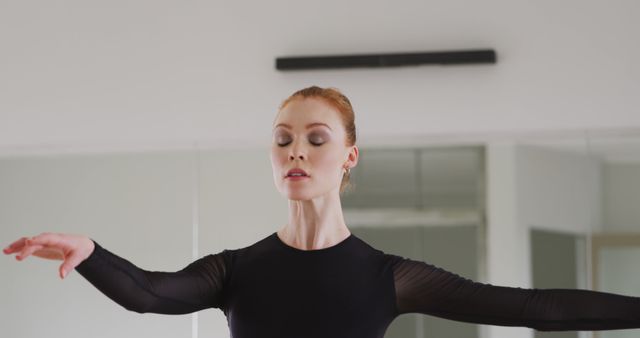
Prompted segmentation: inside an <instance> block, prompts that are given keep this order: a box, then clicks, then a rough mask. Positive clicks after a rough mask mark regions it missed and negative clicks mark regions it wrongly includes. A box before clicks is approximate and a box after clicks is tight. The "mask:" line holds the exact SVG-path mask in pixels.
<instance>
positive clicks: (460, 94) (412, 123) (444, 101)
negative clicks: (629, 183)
mask: <svg viewBox="0 0 640 338" xmlns="http://www.w3.org/2000/svg"><path fill="white" fill-rule="evenodd" d="M638 10H640V3H639V2H637V1H624V0H615V1H606V2H603V1H579V0H570V1H562V2H558V1H551V0H546V1H535V2H531V1H499V0H491V1H483V2H477V1H468V0H467V1H463V0H447V1H433V0H432V1H416V0H414V1H406V0H405V1H393V2H392V1H369V0H354V1H348V2H344V1H338V0H327V1H323V2H322V4H316V3H309V4H305V3H301V2H299V1H293V0H276V1H268V2H251V3H247V2H237V1H236V2H234V1H191V2H184V1H122V0H120V1H110V2H108V3H105V2H98V1H77V0H75V1H73V0H66V1H55V2H52V1H44V0H40V1H12V0H10V1H3V2H2V5H1V6H0V42H1V43H2V53H0V74H1V75H0V93H1V94H0V96H1V99H0V121H1V123H0V148H1V149H2V151H3V152H16V151H17V152H23V151H27V150H29V149H34V148H36V149H42V148H44V149H51V148H54V149H68V148H83V149H95V148H113V147H125V148H131V147H133V148H137V147H143V146H153V147H169V146H176V145H181V146H184V145H191V144H192V143H193V141H194V140H199V141H201V142H208V143H215V144H217V143H219V142H223V141H224V142H225V143H231V144H238V143H250V144H253V145H264V144H265V140H266V139H267V138H268V137H269V133H270V126H271V123H272V119H273V117H274V112H275V110H276V107H277V105H278V104H279V102H280V100H281V99H283V98H284V97H286V96H287V95H288V94H290V93H291V92H292V91H293V90H294V89H298V88H300V87H303V86H307V85H310V84H319V85H324V86H327V85H332V86H337V87H339V88H342V89H343V90H344V91H345V92H346V93H347V94H348V95H349V96H350V97H351V99H352V101H353V103H354V105H355V108H356V112H357V114H358V115H357V120H358V128H359V130H360V135H361V137H362V138H361V139H362V140H366V139H370V138H375V137H381V136H384V135H400V134H416V135H435V134H451V133H455V134H464V133H476V132H500V131H509V132H511V131H523V130H565V129H566V130H580V129H587V128H591V129H599V128H605V127H639V126H640V115H638V114H637V113H636V111H635V109H634V107H637V106H638V105H639V103H640V98H639V97H638V95H636V94H637V92H638V89H640V87H639V86H640V81H639V80H640V71H639V68H638V66H637V62H636V60H638V59H639V58H640V45H639V44H637V43H635V41H636V40H637V34H636V33H637V32H638V31H639V30H640V20H637V15H636V13H638ZM485 47H488V48H495V50H496V51H497V53H498V62H497V64H495V65H481V66H452V67H439V66H435V67H434V66H428V67H419V68H403V69H384V70H381V69H376V70H347V71H307V72H297V73H282V72H277V71H276V70H275V67H274V59H275V57H276V56H283V55H306V54H342V53H366V52H401V51H420V50H426V51H428V50H449V49H467V48H485Z"/></svg>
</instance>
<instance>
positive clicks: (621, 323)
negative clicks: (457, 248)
mask: <svg viewBox="0 0 640 338" xmlns="http://www.w3.org/2000/svg"><path fill="white" fill-rule="evenodd" d="M391 256H393V259H392V268H393V273H394V285H395V288H396V306H397V311H398V314H403V313H410V312H414V313H423V314H429V315H433V316H437V317H442V318H447V319H452V320H458V321H464V322H471V323H479V324H489V325H501V326H526V327H530V328H533V329H536V330H539V331H582V330H615V329H628V328H640V298H638V297H629V296H623V295H618V294H612V293H605V292H597V291H589V290H582V289H523V288H514V287H504V286H494V285H491V284H483V283H478V282H474V281H472V280H469V279H466V278H463V277H460V276H458V275H456V274H454V273H451V272H448V271H445V270H443V269H441V268H439V267H436V266H434V265H431V264H427V263H425V262H420V261H414V260H411V259H407V258H403V257H400V256H395V255H391Z"/></svg>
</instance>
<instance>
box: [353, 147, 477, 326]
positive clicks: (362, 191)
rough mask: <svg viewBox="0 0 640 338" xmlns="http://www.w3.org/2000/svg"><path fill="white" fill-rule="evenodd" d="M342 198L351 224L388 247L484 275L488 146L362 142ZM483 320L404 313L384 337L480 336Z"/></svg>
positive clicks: (370, 239) (383, 247)
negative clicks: (382, 145) (369, 145)
mask: <svg viewBox="0 0 640 338" xmlns="http://www.w3.org/2000/svg"><path fill="white" fill-rule="evenodd" d="M353 172H354V175H353V178H354V183H355V190H354V191H353V192H351V193H349V194H345V195H344V196H343V198H342V203H343V208H344V213H345V220H346V222H347V223H348V224H349V227H350V229H351V231H352V232H353V233H354V234H355V235H357V236H359V237H360V238H362V239H364V240H365V241H367V242H368V243H369V244H371V245H372V246H373V247H375V248H378V249H379V250H382V251H384V252H387V253H393V254H396V255H400V256H403V257H407V258H411V259H415V260H419V261H424V262H428V263H430V264H434V265H436V266H439V267H441V268H444V269H446V270H449V271H452V272H455V273H456V274H459V275H461V276H463V277H466V278H470V279H473V280H478V279H480V278H481V270H482V268H481V266H482V264H483V259H484V250H483V248H484V242H485V239H484V236H483V233H484V231H483V229H484V223H483V221H482V220H483V218H482V217H481V215H483V214H484V196H485V192H484V150H483V148H482V147H462V146H458V147H431V148H399V149H362V150H361V158H360V161H359V164H358V166H356V167H355V168H354V170H353ZM479 334H480V333H479V325H475V324H469V323H464V322H456V321H451V320H446V319H441V318H436V317H432V316H426V315H424V314H404V315H401V316H399V317H398V318H396V319H395V320H394V321H393V322H392V323H391V325H390V326H389V328H388V330H387V333H386V335H385V337H389V338H405V337H417V338H422V337H428V338H436V337H442V338H444V337H460V338H475V337H479Z"/></svg>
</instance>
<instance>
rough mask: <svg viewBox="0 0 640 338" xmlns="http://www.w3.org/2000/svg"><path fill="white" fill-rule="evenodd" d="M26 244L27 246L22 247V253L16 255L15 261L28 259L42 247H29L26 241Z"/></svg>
mask: <svg viewBox="0 0 640 338" xmlns="http://www.w3.org/2000/svg"><path fill="white" fill-rule="evenodd" d="M27 243H28V244H26V245H25V246H24V248H23V249H22V251H20V253H19V254H18V255H16V259H17V260H19V261H21V260H24V259H25V258H27V257H29V256H30V255H31V254H32V253H34V252H36V251H38V250H40V249H42V248H43V246H42V245H37V244H34V245H31V244H29V240H27Z"/></svg>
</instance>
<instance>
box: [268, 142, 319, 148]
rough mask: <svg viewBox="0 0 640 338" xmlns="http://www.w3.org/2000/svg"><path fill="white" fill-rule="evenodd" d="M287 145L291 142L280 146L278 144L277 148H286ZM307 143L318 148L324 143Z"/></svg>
mask: <svg viewBox="0 0 640 338" xmlns="http://www.w3.org/2000/svg"><path fill="white" fill-rule="evenodd" d="M289 143H291V141H289V142H287V143H282V144H280V143H278V146H279V147H286V146H287V145H289ZM309 143H311V144H312V145H313V146H314V147H319V146H321V145H323V144H324V142H322V143H313V142H311V141H309Z"/></svg>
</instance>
